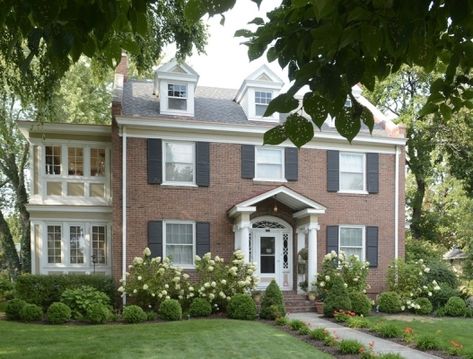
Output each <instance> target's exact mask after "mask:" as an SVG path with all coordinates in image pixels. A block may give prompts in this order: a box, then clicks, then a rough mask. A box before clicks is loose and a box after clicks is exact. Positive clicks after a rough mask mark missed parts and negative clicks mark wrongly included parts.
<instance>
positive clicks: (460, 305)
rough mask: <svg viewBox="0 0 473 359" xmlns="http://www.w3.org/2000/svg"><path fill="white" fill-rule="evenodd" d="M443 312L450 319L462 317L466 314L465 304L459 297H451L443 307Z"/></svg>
mask: <svg viewBox="0 0 473 359" xmlns="http://www.w3.org/2000/svg"><path fill="white" fill-rule="evenodd" d="M445 312H446V314H447V315H448V316H450V317H463V316H464V315H465V313H466V303H465V301H464V300H463V299H461V298H460V297H451V298H450V299H449V300H448V302H447V304H446V305H445Z"/></svg>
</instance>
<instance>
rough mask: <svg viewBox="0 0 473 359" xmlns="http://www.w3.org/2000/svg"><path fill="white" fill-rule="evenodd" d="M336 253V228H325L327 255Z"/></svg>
mask: <svg viewBox="0 0 473 359" xmlns="http://www.w3.org/2000/svg"><path fill="white" fill-rule="evenodd" d="M331 251H335V252H336V253H338V226H327V253H330V252H331Z"/></svg>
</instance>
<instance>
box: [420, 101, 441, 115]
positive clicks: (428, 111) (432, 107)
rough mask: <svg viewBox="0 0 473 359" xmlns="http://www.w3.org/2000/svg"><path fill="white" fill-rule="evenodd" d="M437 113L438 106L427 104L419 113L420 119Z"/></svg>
mask: <svg viewBox="0 0 473 359" xmlns="http://www.w3.org/2000/svg"><path fill="white" fill-rule="evenodd" d="M437 111H438V106H437V105H436V104H434V103H432V102H427V103H426V104H425V105H424V106H423V107H422V109H421V110H420V111H419V117H423V116H426V115H428V114H431V113H434V112H437Z"/></svg>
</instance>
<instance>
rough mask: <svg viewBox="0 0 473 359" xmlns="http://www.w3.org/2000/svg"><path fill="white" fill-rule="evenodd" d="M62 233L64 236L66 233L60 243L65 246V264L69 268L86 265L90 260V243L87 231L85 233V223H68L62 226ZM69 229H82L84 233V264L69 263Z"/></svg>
mask: <svg viewBox="0 0 473 359" xmlns="http://www.w3.org/2000/svg"><path fill="white" fill-rule="evenodd" d="M64 227H65V228H64V229H65V230H64V232H65V234H66V233H67V236H64V238H62V241H63V242H64V245H67V252H66V253H65V254H66V264H67V265H68V266H70V267H79V268H81V267H83V266H85V265H86V264H87V260H88V259H90V255H89V249H88V247H89V245H90V242H89V238H88V237H89V235H88V231H87V226H86V225H85V223H79V222H78V223H71V222H68V223H65V225H64ZM71 227H82V231H83V233H84V263H71Z"/></svg>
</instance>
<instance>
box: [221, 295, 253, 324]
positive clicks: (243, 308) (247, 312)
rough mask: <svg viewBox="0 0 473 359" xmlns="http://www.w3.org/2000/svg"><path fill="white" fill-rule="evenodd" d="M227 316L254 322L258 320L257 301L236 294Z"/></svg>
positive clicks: (228, 308)
mask: <svg viewBox="0 0 473 359" xmlns="http://www.w3.org/2000/svg"><path fill="white" fill-rule="evenodd" d="M227 314H228V316H229V317H230V318H232V319H242V320H254V319H256V304H255V301H254V300H253V298H251V297H250V296H249V295H247V294H236V295H234V296H233V297H232V299H231V300H230V303H228V307H227Z"/></svg>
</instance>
